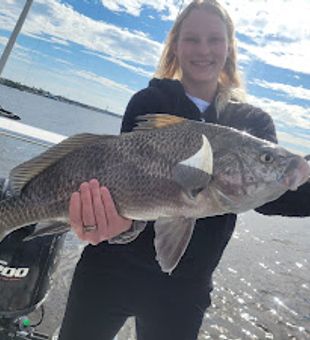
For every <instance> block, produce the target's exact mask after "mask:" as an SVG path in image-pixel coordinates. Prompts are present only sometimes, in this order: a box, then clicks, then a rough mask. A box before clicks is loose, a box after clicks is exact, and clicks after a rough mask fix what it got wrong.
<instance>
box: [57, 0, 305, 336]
mask: <svg viewBox="0 0 310 340" xmlns="http://www.w3.org/2000/svg"><path fill="white" fill-rule="evenodd" d="M147 113H169V114H173V115H178V116H182V117H185V118H188V119H194V120H203V121H205V122H212V123H216V124H222V125H226V126H231V127H234V128H237V129H240V130H246V131H248V132H249V133H251V134H253V135H255V136H257V137H259V138H264V139H267V140H270V141H272V142H276V141H277V139H276V134H275V129H274V124H273V122H272V119H271V118H270V116H269V115H268V114H267V113H265V112H263V111H262V110H261V109H259V108H256V107H253V106H251V105H249V104H247V103H245V102H244V96H243V91H242V88H241V82H240V78H239V75H238V72H237V67H236V45H235V36H234V25H233V23H232V20H231V18H230V16H229V15H228V13H227V11H226V10H225V9H224V8H223V7H222V6H221V5H220V4H219V3H218V2H217V1H213V0H194V1H193V2H192V3H190V4H189V5H188V6H187V7H186V8H185V9H184V10H183V12H182V13H181V14H180V15H179V17H178V18H177V20H176V22H175V24H174V26H173V28H172V30H171V32H170V33H169V35H168V39H167V42H166V45H165V48H164V50H163V53H162V56H161V59H160V63H159V67H158V70H157V73H156V78H154V79H152V80H151V81H150V83H149V86H148V88H146V89H143V90H142V91H140V92H138V93H137V94H135V95H134V96H133V97H132V99H131V100H130V102H129V104H128V106H127V109H126V112H125V115H124V119H123V122H122V132H128V131H131V130H132V128H133V127H134V124H135V118H136V117H137V116H138V115H142V114H147ZM309 194H310V184H309V183H307V184H305V185H304V186H302V187H301V188H300V189H299V190H298V191H297V192H290V193H287V194H285V195H283V196H282V197H281V198H280V199H279V200H277V201H275V202H272V203H269V204H267V205H265V206H263V207H261V208H259V209H257V211H259V212H261V213H265V214H270V215H272V214H281V215H285V216H309V215H310V209H309V204H308V203H306V202H307V201H309ZM70 218H71V225H72V229H73V230H74V231H75V232H76V234H77V235H78V236H79V238H80V239H81V240H86V241H88V242H89V243H90V244H91V245H89V246H87V247H86V248H85V250H84V252H83V254H82V257H81V259H80V261H79V263H78V265H77V267H76V270H75V274H74V278H73V281H72V285H71V290H70V294H69V299H68V305H67V309H66V313H65V317H64V321H63V325H62V328H61V332H60V338H59V339H60V340H79V339H81V340H85V339H91V340H109V339H113V337H114V336H115V335H116V334H117V332H118V331H119V329H120V328H121V327H122V325H123V324H124V322H125V320H126V319H127V317H129V316H134V317H135V320H136V331H137V338H138V339H139V340H194V339H196V338H197V336H198V332H199V328H200V326H201V323H202V319H203V315H204V312H205V310H206V308H207V307H208V306H209V305H210V292H211V291H212V273H213V272H214V270H215V268H216V266H217V265H218V263H219V261H220V259H221V256H222V254H223V251H224V249H225V247H226V245H227V243H228V241H229V239H230V238H231V235H232V233H233V230H234V227H235V222H236V215H234V214H227V215H223V216H215V217H208V218H204V219H200V220H198V221H197V223H196V226H195V231H194V234H193V237H192V239H191V242H190V245H189V247H188V248H187V251H186V253H185V254H184V256H183V258H182V259H181V261H180V263H179V265H178V267H177V268H176V269H175V270H174V271H173V273H172V275H170V276H169V275H167V274H165V273H163V272H162V271H161V270H160V268H159V266H158V263H157V261H156V260H155V252H154V247H153V238H154V230H153V224H152V222H148V223H147V226H146V227H145V224H143V223H142V225H141V223H137V222H135V221H130V220H127V219H124V218H123V217H121V216H119V215H118V213H117V211H116V209H115V206H114V203H113V200H112V198H111V196H110V194H109V191H108V189H107V188H105V187H100V186H99V183H98V181H97V180H95V179H93V180H91V181H90V182H89V183H83V184H82V185H81V188H80V192H75V193H74V194H73V195H72V199H71V204H70ZM144 227H145V228H144ZM107 240H109V241H107ZM129 241H131V242H129ZM126 242H128V243H126ZM111 243H123V244H111Z"/></svg>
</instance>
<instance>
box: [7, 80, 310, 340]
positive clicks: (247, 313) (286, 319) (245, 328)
mask: <svg viewBox="0 0 310 340" xmlns="http://www.w3.org/2000/svg"><path fill="white" fill-rule="evenodd" d="M0 103H1V105H2V106H4V107H6V108H7V109H10V110H13V111H15V112H16V113H19V114H20V115H21V116H22V120H23V122H24V123H26V124H32V125H34V126H36V127H41V128H45V129H49V130H51V131H53V132H57V133H61V134H65V135H71V134H74V133H76V132H81V131H92V132H96V133H108V132H109V133H117V132H118V129H119V124H120V119H119V118H115V117H112V116H107V115H103V114H100V113H97V112H94V111H90V110H85V109H82V108H79V107H76V106H72V105H68V104H63V103H58V102H56V101H53V100H50V99H46V98H43V97H38V96H34V95H30V94H25V93H23V92H20V91H16V90H12V89H8V88H6V87H3V86H0ZM0 128H1V126H0ZM0 138H1V140H0V164H1V166H0V176H6V175H7V174H8V172H9V170H10V169H11V168H12V167H13V166H15V165H16V164H18V163H20V162H21V161H23V160H27V159H29V158H30V157H33V156H34V155H36V154H38V153H39V152H41V151H43V150H44V147H42V146H39V145H35V144H29V143H26V142H24V141H18V140H15V139H12V138H11V137H8V136H4V135H1V134H0ZM309 241H310V218H301V219H298V218H282V217H266V216H263V215H259V214H257V213H255V212H253V211H251V212H248V213H246V214H241V215H240V216H239V217H238V224H237V227H236V231H235V233H234V235H233V238H232V240H231V242H230V243H229V245H228V247H227V249H226V251H225V253H224V256H223V258H222V261H221V263H220V265H219V267H218V269H217V270H216V272H215V275H214V291H213V294H212V298H213V303H212V306H211V307H210V308H209V309H208V311H207V313H206V315H205V318H204V322H203V326H202V329H201V332H200V335H199V340H202V339H231V340H232V339H277V340H286V339H310V251H309ZM82 248H83V245H82V244H81V243H80V242H79V241H78V240H77V239H76V238H75V237H74V236H73V235H71V234H68V236H67V240H66V244H65V247H64V249H63V256H62V261H61V263H60V267H59V269H58V275H57V277H55V285H54V288H53V289H52V291H51V292H50V295H49V297H48V299H47V302H46V317H45V320H44V322H43V324H42V326H41V330H43V331H48V332H53V331H55V330H56V329H57V327H58V325H59V322H60V320H61V317H62V313H63V310H64V305H65V299H66V295H67V291H68V287H69V284H70V278H71V274H72V270H73V267H74V264H75V262H76V260H77V259H78V256H79V253H80V251H81V250H82ZM134 338H135V337H134V327H133V322H132V320H129V321H128V322H127V323H126V325H125V327H124V328H123V329H122V331H121V333H120V335H119V337H118V340H125V339H126V340H127V339H134ZM159 340H160V339H159ZM172 340H176V339H172Z"/></svg>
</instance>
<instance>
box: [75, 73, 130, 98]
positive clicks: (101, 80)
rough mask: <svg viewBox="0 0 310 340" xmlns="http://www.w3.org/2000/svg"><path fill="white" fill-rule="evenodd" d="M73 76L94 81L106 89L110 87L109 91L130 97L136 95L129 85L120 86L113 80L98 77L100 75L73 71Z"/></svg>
mask: <svg viewBox="0 0 310 340" xmlns="http://www.w3.org/2000/svg"><path fill="white" fill-rule="evenodd" d="M71 73H72V74H74V75H76V76H78V77H80V78H83V79H87V80H91V81H94V82H96V83H99V84H100V85H103V86H104V87H108V88H109V89H114V90H117V91H120V92H126V93H128V94H130V95H133V94H134V91H133V90H131V89H130V88H129V87H128V86H127V85H124V84H120V83H118V82H115V81H113V80H111V79H108V78H106V77H102V76H98V74H95V73H93V72H86V71H82V70H73V71H71Z"/></svg>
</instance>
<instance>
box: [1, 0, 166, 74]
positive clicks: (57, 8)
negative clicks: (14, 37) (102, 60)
mask: <svg viewBox="0 0 310 340" xmlns="http://www.w3.org/2000/svg"><path fill="white" fill-rule="evenodd" d="M2 1H4V2H5V4H4V6H1V8H0V15H1V16H3V17H5V18H6V19H5V20H4V21H1V23H0V29H4V30H11V29H12V28H13V26H14V24H15V22H16V18H17V17H18V15H19V11H20V10H21V7H22V5H21V4H20V5H19V6H18V4H17V3H18V1H12V0H2ZM23 34H25V35H28V36H32V37H36V38H39V39H43V40H45V41H46V40H47V41H50V42H51V43H54V44H55V43H57V44H62V45H64V44H72V43H75V44H78V45H80V46H83V47H84V48H86V49H88V50H90V51H95V52H97V53H103V54H105V55H108V56H110V57H111V58H117V59H118V60H122V61H124V62H134V63H137V64H140V65H142V66H145V65H147V66H153V67H154V66H155V65H156V63H157V61H158V57H159V55H160V51H161V48H162V44H161V43H159V42H157V41H154V40H152V39H150V38H149V37H147V35H146V34H145V33H143V32H139V31H133V32H132V31H130V30H128V29H126V28H122V27H119V26H116V25H112V24H108V23H106V22H104V21H96V20H94V19H91V18H89V17H87V16H85V15H83V14H81V13H78V12H77V11H75V10H74V9H73V8H72V7H70V6H69V5H66V4H63V3H61V2H60V1H59V0H37V1H35V2H34V4H33V5H32V9H31V12H30V13H29V16H28V18H27V21H26V23H25V25H24V27H23Z"/></svg>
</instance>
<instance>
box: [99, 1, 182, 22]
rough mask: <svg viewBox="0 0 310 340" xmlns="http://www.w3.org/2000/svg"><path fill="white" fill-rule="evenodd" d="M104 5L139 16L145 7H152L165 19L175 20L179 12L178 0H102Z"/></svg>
mask: <svg viewBox="0 0 310 340" xmlns="http://www.w3.org/2000/svg"><path fill="white" fill-rule="evenodd" d="M101 3H102V5H103V6H105V7H106V8H108V9H109V10H110V11H113V12H126V13H128V14H130V15H133V16H139V15H140V14H141V11H142V9H143V8H151V9H153V10H154V11H156V12H158V13H161V14H162V19H163V20H174V18H175V17H176V15H177V13H178V8H179V3H180V1H177V0H101Z"/></svg>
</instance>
